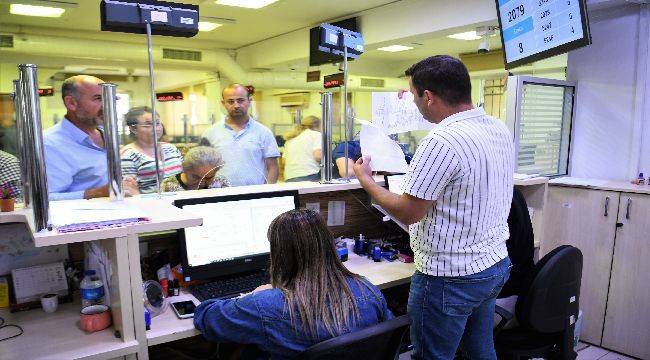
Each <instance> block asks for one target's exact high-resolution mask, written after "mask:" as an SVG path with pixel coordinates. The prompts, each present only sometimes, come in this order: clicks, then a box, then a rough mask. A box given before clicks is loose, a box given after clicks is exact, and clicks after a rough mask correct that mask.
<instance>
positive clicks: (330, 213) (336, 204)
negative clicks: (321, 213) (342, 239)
mask: <svg viewBox="0 0 650 360" xmlns="http://www.w3.org/2000/svg"><path fill="white" fill-rule="evenodd" d="M341 225H345V201H329V202H328V203H327V226H341Z"/></svg>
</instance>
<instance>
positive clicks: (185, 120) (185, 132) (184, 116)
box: [181, 114, 189, 144]
mask: <svg viewBox="0 0 650 360" xmlns="http://www.w3.org/2000/svg"><path fill="white" fill-rule="evenodd" d="M181 121H182V122H183V141H184V142H185V144H187V143H188V142H189V141H188V139H187V122H188V121H189V119H188V118H187V114H183V116H182V117H181Z"/></svg>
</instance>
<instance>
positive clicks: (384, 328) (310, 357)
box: [297, 315, 411, 360]
mask: <svg viewBox="0 0 650 360" xmlns="http://www.w3.org/2000/svg"><path fill="white" fill-rule="evenodd" d="M410 324H411V320H410V319H409V317H408V315H402V316H399V317H396V318H394V319H392V320H388V321H384V322H382V323H379V324H377V325H373V326H370V327H367V328H365V329H362V330H358V331H355V332H352V333H348V334H344V335H341V336H337V337H335V338H333V339H329V340H325V341H323V342H320V343H318V344H316V345H313V346H312V347H310V348H308V349H307V350H305V351H304V352H303V353H302V354H300V356H298V357H297V358H298V359H304V360H325V359H337V360H359V359H363V360H394V359H397V357H398V356H399V349H400V344H401V343H402V338H403V337H404V334H405V333H406V332H407V331H408V328H409V325H410Z"/></svg>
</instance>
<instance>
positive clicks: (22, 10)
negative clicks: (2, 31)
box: [9, 4, 65, 17]
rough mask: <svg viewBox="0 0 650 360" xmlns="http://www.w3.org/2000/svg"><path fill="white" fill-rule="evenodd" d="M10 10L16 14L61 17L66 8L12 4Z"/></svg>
mask: <svg viewBox="0 0 650 360" xmlns="http://www.w3.org/2000/svg"><path fill="white" fill-rule="evenodd" d="M9 12H10V13H11V14H14V15H25V16H42V17H61V15H63V13H64V12H65V9H62V8H58V7H51V6H36V5H25V4H11V5H10V6H9Z"/></svg>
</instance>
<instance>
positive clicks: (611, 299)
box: [602, 193, 650, 359]
mask: <svg viewBox="0 0 650 360" xmlns="http://www.w3.org/2000/svg"><path fill="white" fill-rule="evenodd" d="M618 222H619V227H618V228H617V231H616V232H617V233H616V245H615V246H614V262H613V265H612V275H611V282H610V287H609V296H608V298H607V314H606V317H605V330H604V333H603V343H602V345H603V347H606V348H608V349H612V350H615V351H618V352H622V353H625V354H628V355H632V356H636V357H638V358H641V359H650V286H649V284H648V281H649V279H648V277H649V276H650V195H640V194H630V193H621V201H620V205H619V212H618Z"/></svg>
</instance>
